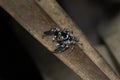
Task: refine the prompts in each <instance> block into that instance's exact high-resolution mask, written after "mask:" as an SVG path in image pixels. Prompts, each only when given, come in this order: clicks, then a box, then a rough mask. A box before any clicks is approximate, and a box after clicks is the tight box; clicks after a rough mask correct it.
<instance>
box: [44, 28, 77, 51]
mask: <svg viewBox="0 0 120 80" xmlns="http://www.w3.org/2000/svg"><path fill="white" fill-rule="evenodd" d="M48 35H52V41H55V42H57V44H56V46H57V48H56V49H55V51H54V52H59V53H61V52H64V51H65V50H67V49H68V48H69V47H70V46H71V45H73V46H74V45H75V44H76V42H78V41H79V40H78V39H76V37H74V36H73V32H72V31H71V30H69V29H66V28H65V29H64V30H63V31H61V30H60V29H59V28H51V29H50V30H49V31H45V32H44V36H43V37H45V36H48Z"/></svg>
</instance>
